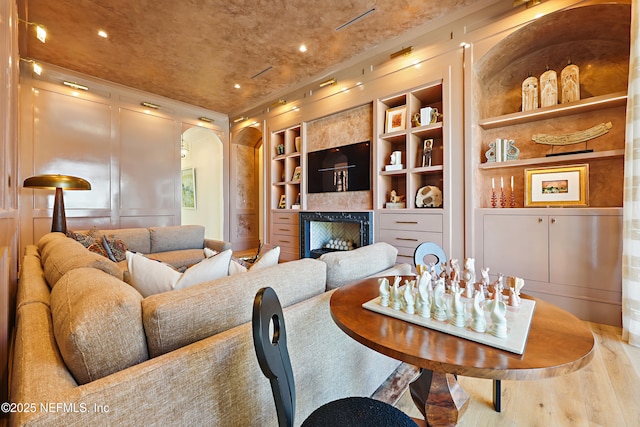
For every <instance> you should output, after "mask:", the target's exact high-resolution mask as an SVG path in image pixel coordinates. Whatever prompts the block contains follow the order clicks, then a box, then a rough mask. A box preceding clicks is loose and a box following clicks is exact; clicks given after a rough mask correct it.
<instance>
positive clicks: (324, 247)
mask: <svg viewBox="0 0 640 427" xmlns="http://www.w3.org/2000/svg"><path fill="white" fill-rule="evenodd" d="M371 243H373V212H300V256H301V257H302V258H318V257H320V256H321V255H322V254H324V253H327V252H333V251H339V250H351V249H356V248H359V247H361V246H366V245H370V244H371Z"/></svg>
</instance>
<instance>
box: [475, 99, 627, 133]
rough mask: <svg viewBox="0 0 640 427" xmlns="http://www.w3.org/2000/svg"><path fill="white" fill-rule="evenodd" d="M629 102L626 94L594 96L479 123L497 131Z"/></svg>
mask: <svg viewBox="0 0 640 427" xmlns="http://www.w3.org/2000/svg"><path fill="white" fill-rule="evenodd" d="M626 102H627V93H626V92H616V93H613V94H609V95H602V96H594V97H591V98H586V99H581V100H580V101H576V102H571V103H567V104H560V105H554V106H552V107H542V108H536V109H535V110H531V111H524V112H518V113H512V114H506V115H504V116H498V117H490V118H487V119H482V120H479V121H478V125H479V126H480V127H481V128H483V129H495V128H499V127H503V126H512V125H519V124H523V123H531V122H535V121H538V120H546V119H555V118H558V117H565V116H570V115H573V114H580V113H588V112H590V111H599V110H603V109H606V108H613V107H619V106H622V105H625V104H626Z"/></svg>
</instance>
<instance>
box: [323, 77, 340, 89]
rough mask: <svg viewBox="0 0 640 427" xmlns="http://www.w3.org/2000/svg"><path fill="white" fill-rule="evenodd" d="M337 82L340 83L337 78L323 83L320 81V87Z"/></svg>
mask: <svg viewBox="0 0 640 427" xmlns="http://www.w3.org/2000/svg"><path fill="white" fill-rule="evenodd" d="M335 84H338V81H337V80H336V79H335V78H333V79H329V80H325V81H323V82H322V83H320V87H325V86H333V85H335Z"/></svg>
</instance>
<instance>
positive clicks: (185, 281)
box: [126, 250, 231, 298]
mask: <svg viewBox="0 0 640 427" xmlns="http://www.w3.org/2000/svg"><path fill="white" fill-rule="evenodd" d="M126 259H127V266H128V268H129V274H130V278H131V279H130V280H131V285H132V286H133V287H134V288H136V289H137V290H138V292H140V293H141V294H142V296H143V297H145V298H146V297H148V296H150V295H154V294H158V293H161V292H167V291H171V290H174V289H184V288H187V287H189V286H193V285H197V284H198V283H203V282H206V281H209V280H214V279H217V278H220V277H224V276H226V275H227V274H228V271H229V261H230V260H231V250H227V251H224V252H222V253H220V254H218V255H216V256H214V257H211V258H207V259H204V260H203V261H201V262H199V263H198V264H195V265H193V266H191V267H189V268H188V269H187V270H186V271H185V272H184V273H180V272H178V271H176V270H174V269H173V268H172V267H171V266H169V265H168V264H164V263H162V262H159V261H154V260H151V259H149V258H147V257H145V256H144V255H142V254H139V253H135V254H134V253H132V252H129V251H127V252H126Z"/></svg>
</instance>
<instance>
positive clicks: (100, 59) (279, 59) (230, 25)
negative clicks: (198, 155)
mask: <svg viewBox="0 0 640 427" xmlns="http://www.w3.org/2000/svg"><path fill="white" fill-rule="evenodd" d="M480 1H482V0H451V1H440V0H351V1H345V0H322V1H310V0H251V1H249V0H108V1H95V0H55V1H52V0H19V2H18V3H19V10H20V12H19V13H20V18H21V19H23V20H26V21H28V22H33V23H38V24H41V25H43V26H45V28H46V29H47V32H48V36H47V42H46V44H42V43H40V42H39V41H38V40H37V39H36V37H35V28H34V26H32V25H24V24H23V25H21V26H20V54H21V56H22V57H24V58H31V59H35V60H39V61H43V62H47V63H50V64H53V65H57V66H60V67H64V68H67V69H70V70H74V71H77V72H81V73H84V74H88V75H91V76H95V77H98V78H101V79H104V80H108V81H111V82H115V83H119V84H122V85H125V86H129V87H133V88H136V89H140V90H143V91H147V92H151V93H155V94H159V95H162V96H165V97H168V98H172V99H176V100H179V101H183V102H186V103H189V104H193V105H198V106H201V107H204V108H207V109H211V110H214V111H217V112H221V113H226V114H233V113H239V112H242V111H244V109H247V108H250V107H253V106H255V105H257V104H258V103H260V102H262V101H268V99H269V97H270V96H273V94H274V93H277V92H279V91H283V90H284V89H286V88H287V87H290V86H293V85H297V84H303V83H305V82H308V81H309V80H311V79H312V78H313V77H317V76H319V75H321V74H322V73H323V72H325V71H326V70H329V69H330V68H331V67H335V66H336V64H339V63H342V62H344V61H347V60H349V59H351V58H353V57H355V56H356V55H359V54H362V53H363V52H365V54H366V52H367V51H372V50H373V49H375V47H376V46H379V45H380V43H383V42H385V41H388V40H391V39H393V38H396V37H398V36H399V35H401V34H402V33H404V32H406V31H408V30H410V29H413V28H415V27H418V26H423V25H425V24H428V23H429V22H430V21H431V22H433V20H436V19H437V18H439V17H443V16H445V15H447V14H450V13H452V12H454V11H457V10H459V9H460V8H464V7H467V6H470V5H472V4H474V3H478V2H480ZM372 8H375V11H374V12H372V13H369V14H368V15H367V16H366V17H364V18H363V19H361V20H359V21H357V22H355V23H354V24H352V25H350V26H348V27H346V28H345V29H343V30H340V31H336V28H337V27H339V26H341V25H343V24H345V23H347V22H349V21H350V20H352V19H353V18H355V17H357V16H359V15H361V14H363V13H365V12H367V11H368V10H371V9H372ZM99 29H102V30H104V31H106V32H107V33H108V34H109V38H108V39H103V38H100V37H98V35H97V31H98V30H99ZM25 35H26V37H25ZM300 44H305V45H306V46H307V47H308V51H307V52H306V53H301V52H300V51H299V50H298V48H299V46H300ZM269 67H271V68H269ZM266 69H269V70H268V71H265V72H263V73H262V74H260V73H261V72H262V71H263V70H266ZM236 83H237V84H240V86H241V87H240V89H235V88H234V85H235V84H236Z"/></svg>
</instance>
